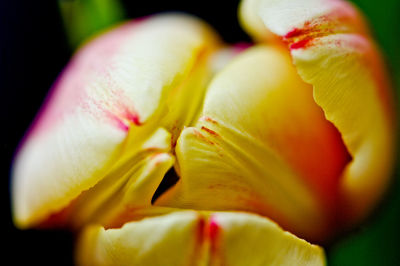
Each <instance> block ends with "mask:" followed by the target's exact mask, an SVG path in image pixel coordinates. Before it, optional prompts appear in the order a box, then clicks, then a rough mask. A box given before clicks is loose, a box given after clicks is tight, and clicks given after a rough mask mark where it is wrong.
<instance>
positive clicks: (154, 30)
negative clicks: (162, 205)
mask: <svg viewBox="0 0 400 266" xmlns="http://www.w3.org/2000/svg"><path fill="white" fill-rule="evenodd" d="M216 43H217V41H216V38H215V36H214V35H213V32H212V31H211V30H210V29H208V28H207V26H206V25H204V24H202V23H201V22H200V21H198V20H196V19H194V18H191V17H187V16H184V15H178V14H175V15H163V16H156V17H152V18H148V19H145V20H141V21H138V22H132V23H126V24H124V25H122V26H119V27H118V28H116V29H113V30H112V31H110V32H109V33H107V34H104V35H102V36H100V37H99V38H96V39H95V40H93V41H91V42H89V43H88V44H87V45H85V46H84V47H83V48H81V49H80V50H79V52H78V53H77V54H76V55H75V56H74V58H73V59H72V61H71V63H70V64H69V65H68V67H67V68H66V70H65V71H64V73H63V74H62V75H61V76H60V77H59V79H58V81H57V82H56V84H55V85H54V88H53V92H52V93H51V95H50V96H49V98H48V100H47V103H46V105H45V106H44V107H43V108H42V111H41V113H40V115H39V116H38V117H37V121H36V123H35V124H34V125H33V127H32V129H31V131H30V132H29V134H28V136H27V137H26V140H25V141H24V143H23V145H22V148H21V149H20V151H19V152H18V154H17V158H16V162H15V165H14V167H13V197H14V198H13V209H14V218H15V221H16V223H17V224H18V225H19V226H20V227H27V226H32V225H35V224H38V223H40V222H42V221H43V220H45V219H46V218H47V217H48V216H49V215H50V214H52V213H54V212H58V211H60V210H61V209H63V208H64V207H66V206H67V205H68V204H69V203H70V202H71V201H72V200H73V199H75V198H76V197H77V196H78V195H80V194H81V193H82V192H83V191H85V190H88V189H90V188H91V187H93V186H94V185H95V184H97V183H98V182H99V181H100V180H102V179H103V178H104V177H105V175H106V174H107V173H108V172H110V171H114V170H115V166H116V165H123V164H124V162H123V161H124V160H125V159H126V158H129V157H132V156H134V153H135V152H137V151H138V150H137V147H140V146H141V145H142V144H143V142H144V141H145V140H146V139H147V138H148V136H151V135H152V134H153V132H155V130H157V128H158V127H160V126H165V127H166V128H167V129H168V130H170V129H171V128H173V127H175V128H180V127H182V126H183V125H184V124H185V123H187V122H188V121H191V120H192V119H193V118H192V116H195V115H196V114H195V110H194V109H195V108H196V106H198V105H199V103H198V102H201V100H202V97H203V89H204V88H203V87H202V84H203V83H204V82H206V80H208V79H209V75H210V73H209V72H208V71H207V69H206V62H207V59H208V57H209V55H210V53H211V52H212V51H213V49H215V45H216ZM193 83H196V86H192V85H193ZM186 90H189V92H187V91H186ZM188 95H191V96H192V97H188ZM182 99H185V103H186V104H188V105H189V106H193V107H192V109H190V110H182V108H180V106H181V104H178V103H176V101H182ZM134 151H135V152H134ZM112 169H114V170H112ZM123 174H126V173H123Z"/></svg>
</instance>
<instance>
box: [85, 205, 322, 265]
mask: <svg viewBox="0 0 400 266" xmlns="http://www.w3.org/2000/svg"><path fill="white" fill-rule="evenodd" d="M77 261H78V264H79V265H137V266H141V265H143V266H147V265H163V266H169V265H171V266H179V265H182V266H183V265H193V266H196V265H197V266H208V265H215V266H216V265H226V266H236V265H237V266H242V265H248V266H253V265H254V266H256V265H310V266H311V265H325V260H324V252H323V250H322V249H321V248H320V247H318V246H314V245H311V244H309V243H307V242H306V241H304V240H301V239H299V238H297V237H295V236H294V235H292V234H290V233H287V232H284V231H283V230H282V229H280V228H279V227H278V226H277V225H276V224H274V223H273V222H271V221H270V220H267V219H265V218H262V217H259V216H256V215H251V214H244V213H224V212H217V213H206V212H194V211H179V212H173V213H171V214H164V215H161V216H156V217H152V218H145V219H143V220H140V221H134V222H130V223H127V224H125V225H124V226H123V227H122V228H116V229H107V230H105V229H104V228H102V227H101V226H91V227H89V228H87V229H86V230H85V231H84V233H83V234H82V236H81V237H80V240H79V245H78V248H77Z"/></svg>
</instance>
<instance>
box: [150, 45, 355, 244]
mask: <svg viewBox="0 0 400 266" xmlns="http://www.w3.org/2000/svg"><path fill="white" fill-rule="evenodd" d="M176 156H177V162H178V167H177V172H178V174H179V175H180V177H181V179H180V181H179V182H178V183H177V185H176V186H175V187H174V188H172V189H171V190H170V191H167V192H166V193H165V194H164V195H162V196H161V197H160V199H159V200H158V201H156V204H160V205H165V206H170V207H181V208H195V209H211V210H246V211H251V212H256V213H260V214H263V215H265V216H268V217H270V218H272V219H274V220H275V221H277V222H278V223H279V224H280V225H281V226H283V227H284V228H285V229H289V230H291V231H292V232H295V233H296V234H297V235H300V236H307V237H308V238H312V239H321V238H324V237H325V236H326V235H327V234H329V231H330V230H328V228H330V226H331V225H332V224H333V223H335V221H336V220H335V218H336V217H335V212H336V208H337V203H336V200H337V196H338V195H337V187H338V183H339V177H340V175H341V173H342V171H343V169H344V167H345V166H346V163H347V162H348V160H349V157H348V153H347V150H346V148H345V147H344V145H343V143H342V140H341V137H340V135H339V134H338V132H337V130H336V129H335V127H334V126H333V125H332V124H331V123H330V122H328V121H327V120H326V119H325V117H324V114H323V112H322V110H321V109H320V108H319V107H318V106H317V105H316V104H315V102H314V100H313V97H312V87H311V86H310V85H308V84H306V83H304V82H303V81H302V80H301V79H300V77H299V76H298V74H297V73H296V70H295V68H294V67H293V66H292V64H291V62H290V57H289V55H288V54H287V52H286V51H285V50H283V49H281V48H280V47H275V46H269V47H268V46H259V47H254V48H249V49H248V50H246V51H244V52H242V53H241V54H240V55H238V56H237V57H236V58H234V59H233V60H232V62H231V63H229V64H228V65H227V66H226V67H225V68H224V69H223V70H222V71H221V72H220V73H218V75H217V76H216V77H215V78H214V79H213V81H212V82H211V84H210V86H209V88H208V89H207V94H206V98H205V103H204V106H203V111H202V117H201V118H200V120H199V121H198V122H197V123H196V125H195V127H189V128H186V129H185V130H183V132H182V134H181V136H180V138H179V139H178V145H177V147H176Z"/></svg>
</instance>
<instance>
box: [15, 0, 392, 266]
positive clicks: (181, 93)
mask: <svg viewBox="0 0 400 266" xmlns="http://www.w3.org/2000/svg"><path fill="white" fill-rule="evenodd" d="M240 10H241V13H240V18H241V22H242V24H243V27H244V28H245V29H246V30H247V31H248V32H249V34H250V35H252V36H254V39H255V40H257V41H258V42H259V44H257V45H255V46H253V47H250V48H247V49H238V47H227V46H225V45H224V44H223V43H222V42H221V40H219V38H218V36H217V35H216V33H215V32H213V30H212V29H211V28H210V27H209V26H207V25H206V24H204V23H203V22H201V21H199V20H198V19H195V18H192V17H190V16H187V15H182V14H168V15H158V16H153V17H149V18H146V19H143V20H137V21H133V22H129V23H125V24H123V25H120V26H118V27H116V28H114V29H112V30H110V31H109V32H107V33H105V34H103V35H101V36H99V37H98V38H96V39H94V40H92V41H90V42H88V43H87V44H86V45H85V46H84V47H83V48H81V49H80V50H79V51H78V52H77V54H76V55H75V56H74V58H73V59H72V60H71V62H70V63H69V65H68V66H67V68H66V69H65V71H64V72H63V73H62V74H61V76H60V78H59V79H58V80H57V82H56V83H55V84H54V86H53V90H52V92H51V94H50V96H49V98H48V100H47V102H46V104H45V105H44V106H43V108H42V111H41V112H40V114H39V115H38V118H37V120H36V121H35V123H34V124H33V126H32V128H31V130H30V132H29V134H28V136H27V138H26V140H25V141H24V143H23V145H22V148H21V150H20V151H19V152H18V155H17V158H16V162H15V165H14V167H13V209H14V218H15V222H16V224H17V225H18V226H19V227H21V228H27V227H33V226H54V225H63V226H68V227H71V228H73V229H75V230H76V231H77V232H79V234H80V237H79V241H78V245H77V246H78V248H77V262H78V263H79V264H81V265H93V264H94V265H110V264H117V265H126V264H132V263H133V264H135V265H188V264H189V265H259V264H268V265H269V264H279V265H280V264H284V265H285V264H286V265H293V264H294V263H300V262H301V263H303V264H307V263H308V264H310V265H321V264H324V253H323V250H322V249H321V248H320V247H318V246H315V245H312V244H309V243H308V242H306V241H304V240H302V239H300V238H304V239H307V240H308V241H312V242H315V241H323V240H326V239H328V238H330V237H331V236H332V235H334V234H335V233H337V231H339V230H341V229H343V228H346V227H348V226H351V225H353V224H355V223H357V222H359V221H360V220H361V219H362V218H364V217H365V216H366V215H367V214H368V213H369V212H370V210H371V209H372V208H373V206H374V205H375V204H376V202H377V201H378V199H379V197H380V196H381V194H382V193H383V191H384V189H385V187H386V185H387V182H388V179H389V177H390V173H391V167H392V160H393V142H394V136H393V135H394V114H393V103H392V102H391V95H390V85H389V83H388V78H387V77H386V73H385V70H384V66H383V64H382V62H381V59H380V55H379V52H378V50H377V48H376V47H375V45H374V43H373V41H372V40H371V38H370V35H369V33H368V30H367V27H366V25H365V23H364V22H363V19H362V17H361V15H360V14H359V13H358V11H357V10H356V9H355V8H354V7H353V6H352V5H350V4H348V3H346V2H343V1H333V0H307V1H304V0H302V1H300V0H297V1H293V0H279V1H277V0H248V1H244V2H243V3H242V4H241V9H240ZM371 125H373V127H371ZM275 223H277V224H278V225H279V226H278V225H277V224H275ZM281 227H282V228H283V229H284V230H288V231H290V232H291V233H288V232H286V231H284V230H283V229H281Z"/></svg>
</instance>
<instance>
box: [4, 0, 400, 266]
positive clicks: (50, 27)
mask: <svg viewBox="0 0 400 266" xmlns="http://www.w3.org/2000/svg"><path fill="white" fill-rule="evenodd" d="M353 2H354V3H355V4H356V5H357V6H358V7H359V8H360V9H362V10H363V12H364V13H365V14H366V16H367V18H368V20H369V22H370V24H371V28H372V31H373V33H374V35H375V38H376V39H377V41H378V43H379V44H380V46H381V47H382V49H383V52H384V55H385V57H386V61H387V63H388V65H389V68H390V71H391V72H392V77H393V83H394V84H395V87H396V88H397V95H399V92H400V52H399V49H400V26H399V25H400V16H399V15H398V14H399V13H400V1H399V0H381V1H376V0H354V1H353ZM238 3H239V1H238V0H230V1H223V0H220V1H215V0H202V1H177V0H169V1H134V0H130V1H129V0H122V1H117V0H58V1H57V0H52V1H28V0H14V1H5V0H1V1H0V93H1V95H0V101H1V104H0V108H1V112H0V114H1V115H0V117H1V124H0V125H1V137H2V138H1V141H0V149H1V155H2V156H1V157H2V160H1V186H0V188H1V193H0V195H1V208H2V213H3V215H2V217H3V219H1V223H2V224H1V226H2V227H1V229H3V232H5V234H2V237H1V238H0V239H3V244H4V245H5V249H3V252H2V253H3V256H2V258H3V259H2V260H3V261H5V262H7V264H8V265H25V264H27V263H29V264H34V265H36V264H37V265H72V264H73V241H74V239H73V236H72V234H71V233H69V232H66V231H59V230H47V231H38V230H26V231H20V230H18V229H16V228H15V227H14V225H13V223H12V220H11V209H10V192H9V179H10V165H11V163H12V158H13V154H14V151H15V149H16V147H17V145H18V143H19V141H20V140H21V138H22V137H23V135H24V133H25V131H26V130H27V128H28V127H29V125H30V123H31V121H32V120H33V118H34V115H35V114H36V113H37V111H38V109H39V107H40V105H41V103H42V102H43V100H44V97H45V96H46V93H47V91H48V89H49V88H50V86H51V85H52V83H53V82H54V80H55V79H56V77H57V75H58V74H59V73H60V71H61V70H62V69H63V68H64V66H65V65H66V64H67V62H68V60H69V59H70V57H71V55H72V54H73V52H74V50H75V48H76V47H77V46H78V45H79V43H80V42H81V41H82V40H83V39H85V38H86V37H88V36H90V35H92V34H94V33H96V32H98V31H99V30H101V29H104V28H106V27H107V26H110V25H113V24H114V23H117V22H119V21H122V20H124V19H130V18H137V17H142V16H146V15H150V14H153V13H158V12H164V11H183V12H187V13H191V14H194V15H196V16H198V17H200V18H202V19H204V20H205V21H207V22H208V23H209V24H211V25H212V26H213V27H214V28H215V29H216V30H217V31H218V32H219V33H220V35H221V36H222V37H223V38H224V39H225V41H226V42H228V43H235V42H243V41H250V39H249V38H248V36H247V35H246V34H245V33H244V32H243V31H242V30H241V28H240V27H239V25H238V22H237V6H238ZM217 4H218V5H217ZM396 97H397V99H396V101H397V102H398V96H396ZM398 165H399V163H398ZM399 166H400V165H399ZM399 175H400V168H399V167H397V171H396V173H395V178H394V181H393V183H392V185H391V186H390V189H389V191H388V193H387V196H386V197H385V199H384V200H383V202H382V203H381V204H380V206H379V207H378V208H377V209H376V210H375V212H374V213H373V214H372V215H371V217H370V218H369V219H368V221H367V222H366V223H364V224H363V225H361V226H359V227H358V228H356V229H355V230H353V231H352V232H349V234H348V235H346V236H343V237H340V238H338V239H337V241H335V242H334V243H333V244H332V245H330V246H329V247H326V250H327V256H328V265H353V266H354V265H400V243H399V241H400V182H399V179H400V177H399ZM4 235H5V237H4Z"/></svg>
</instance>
